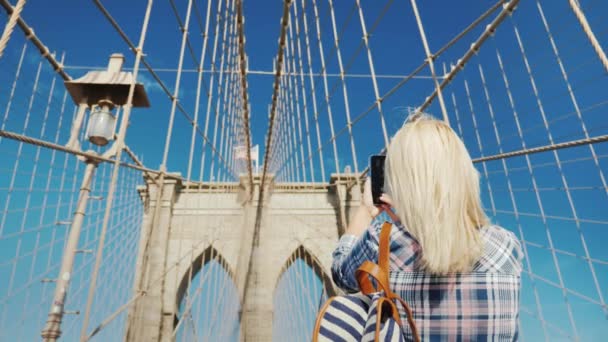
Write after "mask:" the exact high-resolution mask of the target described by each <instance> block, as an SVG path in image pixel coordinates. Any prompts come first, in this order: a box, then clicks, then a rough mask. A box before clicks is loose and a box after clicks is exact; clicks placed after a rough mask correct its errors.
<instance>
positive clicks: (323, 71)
mask: <svg viewBox="0 0 608 342" xmlns="http://www.w3.org/2000/svg"><path fill="white" fill-rule="evenodd" d="M312 5H313V9H314V13H315V24H316V25H315V26H316V28H317V43H318V45H319V57H320V59H321V74H322V75H323V89H324V90H325V93H324V94H325V103H326V104H327V117H328V119H329V131H330V133H331V140H332V145H333V148H334V164H335V167H336V174H338V177H339V175H340V162H339V161H338V146H337V143H336V139H335V136H336V134H335V131H334V119H333V114H332V111H331V104H330V103H329V102H330V101H329V88H328V85H327V67H326V65H325V56H324V52H323V43H322V41H321V22H320V18H319V10H318V8H317V1H316V0H312Z"/></svg>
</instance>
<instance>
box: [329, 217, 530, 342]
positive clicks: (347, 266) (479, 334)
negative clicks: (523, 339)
mask: <svg viewBox="0 0 608 342" xmlns="http://www.w3.org/2000/svg"><path fill="white" fill-rule="evenodd" d="M382 223H383V221H382V220H375V221H374V222H373V223H372V225H371V226H370V228H369V229H368V230H367V231H365V233H363V235H362V236H361V238H359V239H358V238H357V237H356V236H353V235H344V236H342V238H341V239H340V242H339V244H338V247H337V248H336V250H335V251H334V253H333V265H332V277H333V279H334V282H335V283H336V284H337V285H338V286H339V287H340V288H342V289H344V290H346V291H349V292H356V291H358V290H359V285H358V284H357V281H356V280H355V271H356V270H357V268H358V267H359V266H360V265H361V264H362V263H363V262H364V261H366V260H371V261H373V262H377V261H378V237H379V235H380V230H381V228H382ZM480 234H481V238H482V240H483V242H484V245H485V249H484V254H483V256H482V258H481V260H479V261H478V262H477V263H476V264H475V266H474V268H473V271H472V272H469V273H459V274H451V275H447V276H434V275H431V274H428V273H425V272H424V271H422V270H421V267H420V256H421V252H422V251H421V248H420V245H419V244H418V242H417V241H416V240H415V239H414V238H413V237H412V236H411V235H410V234H409V233H408V232H407V231H406V230H405V228H404V227H403V226H402V225H400V224H396V225H394V226H393V229H392V231H391V248H390V249H391V263H390V268H391V272H390V286H391V289H392V290H393V292H395V293H396V294H398V295H399V296H401V298H403V300H405V301H406V302H408V304H409V305H410V307H411V308H412V311H413V315H414V321H415V322H416V325H417V327H418V331H419V334H420V338H421V340H423V341H471V340H472V341H513V340H517V339H518V331H519V330H518V319H519V291H520V273H521V259H522V256H523V254H522V252H521V246H520V244H519V241H518V240H517V238H516V237H515V235H514V234H513V233H511V232H509V231H507V230H505V229H503V228H501V227H498V226H487V227H484V228H481V229H480ZM398 306H399V307H400V305H398ZM400 310H402V309H401V308H400ZM401 317H402V318H404V319H405V312H403V311H401ZM403 329H404V331H405V333H406V336H405V337H406V338H407V337H410V338H411V334H410V333H409V331H410V330H409V327H407V325H405V326H404V327H403Z"/></svg>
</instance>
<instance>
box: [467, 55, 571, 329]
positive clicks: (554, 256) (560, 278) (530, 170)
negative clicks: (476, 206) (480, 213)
mask: <svg viewBox="0 0 608 342" xmlns="http://www.w3.org/2000/svg"><path fill="white" fill-rule="evenodd" d="M496 57H497V60H498V65H499V67H500V72H501V74H502V79H503V84H504V86H505V90H506V93H507V98H508V100H509V108H510V109H511V111H512V113H513V118H514V120H515V125H516V127H517V133H518V137H519V138H520V142H521V144H522V148H524V149H525V148H526V142H525V141H524V138H523V133H522V130H521V124H520V122H519V116H518V114H517V109H516V107H515V102H514V100H513V95H512V92H511V88H510V84H509V80H508V78H507V75H506V72H505V69H504V65H503V62H502V58H501V56H500V53H499V51H498V49H496ZM479 72H480V76H481V78H482V83H483V86H484V93H485V94H486V99H487V102H488V108H490V109H491V110H490V115H491V117H492V122H493V123H495V122H496V119H495V117H494V110H493V109H492V105H491V100H490V95H489V91H488V87H487V86H486V81H485V75H484V73H483V68H481V67H480V69H479ZM496 134H497V135H498V134H499V132H498V130H496ZM524 158H525V160H526V166H527V169H528V173H529V174H530V179H531V181H532V188H533V189H534V194H535V198H536V203H537V205H538V207H539V210H540V214H541V219H542V222H543V225H544V226H545V233H546V235H547V241H548V243H549V247H550V252H551V256H552V260H553V264H554V266H555V270H556V272H557V279H558V282H559V284H560V286H561V290H562V294H563V297H564V302H565V303H566V311H567V312H568V319H569V321H570V324H571V326H572V331H573V332H574V338H575V340H578V339H579V337H578V331H577V328H576V323H575V320H574V315H573V313H572V306H571V305H570V301H569V300H568V296H567V292H566V290H565V283H564V278H563V276H562V271H561V268H560V266H559V261H558V259H557V254H556V253H555V248H554V245H553V238H552V236H551V232H550V230H549V225H548V223H547V218H546V217H545V209H544V206H543V202H542V200H541V198H540V193H539V191H538V186H537V182H536V177H535V176H534V171H533V168H532V162H531V161H530V155H528V154H526V155H525V156H524ZM523 243H524V244H525V243H526V241H525V240H524V241H523Z"/></svg>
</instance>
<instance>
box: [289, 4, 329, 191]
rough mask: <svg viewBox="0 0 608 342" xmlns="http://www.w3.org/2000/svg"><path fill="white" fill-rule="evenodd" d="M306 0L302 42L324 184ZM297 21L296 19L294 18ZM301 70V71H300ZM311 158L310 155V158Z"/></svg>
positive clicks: (323, 175) (303, 11)
mask: <svg viewBox="0 0 608 342" xmlns="http://www.w3.org/2000/svg"><path fill="white" fill-rule="evenodd" d="M305 1H306V0H302V22H303V24H304V37H305V39H304V42H305V45H306V55H307V57H308V81H309V83H310V93H311V95H312V108H313V118H314V120H315V126H316V130H317V146H318V151H319V164H320V165H321V181H322V182H323V183H325V182H326V175H325V160H324V157H323V149H322V144H321V130H320V128H319V110H318V108H317V91H316V89H315V80H314V78H313V76H312V74H313V68H312V54H311V52H310V51H311V48H310V38H309V35H308V19H307V17H306V2H305ZM297 10H298V6H297V1H296V2H294V14H295V15H296V16H297V14H298V12H297ZM296 19H297V18H296ZM302 70H303V69H302ZM310 157H311V158H312V157H313V156H312V155H311V156H310Z"/></svg>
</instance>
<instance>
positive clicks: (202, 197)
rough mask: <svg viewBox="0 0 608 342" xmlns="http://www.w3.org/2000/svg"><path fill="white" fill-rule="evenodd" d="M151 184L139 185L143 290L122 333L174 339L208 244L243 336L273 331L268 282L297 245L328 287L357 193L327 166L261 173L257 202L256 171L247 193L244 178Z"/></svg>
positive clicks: (138, 282) (266, 337) (349, 178)
mask: <svg viewBox="0 0 608 342" xmlns="http://www.w3.org/2000/svg"><path fill="white" fill-rule="evenodd" d="M156 184H157V182H155V181H153V180H151V179H149V180H148V181H147V185H146V186H144V187H142V188H140V189H139V190H140V194H141V198H142V200H143V201H144V204H145V213H144V220H143V227H142V234H141V236H142V238H141V241H140V250H139V255H138V262H137V266H136V278H135V291H136V293H137V294H139V295H140V296H141V298H140V299H139V300H137V302H136V304H135V305H134V306H133V307H132V308H131V310H130V312H129V319H128V328H127V335H126V340H127V341H170V340H172V334H173V330H174V327H175V325H176V324H177V317H178V303H179V302H180V300H181V298H182V296H183V294H184V291H185V289H186V287H187V285H188V279H191V278H190V277H192V276H193V275H194V274H196V272H198V270H199V269H200V268H201V266H202V265H201V260H209V258H205V257H204V256H205V254H209V253H212V254H216V256H217V259H216V260H218V261H219V262H220V264H221V265H222V266H223V267H224V269H225V270H226V272H227V273H228V274H229V275H230V276H231V278H232V280H233V281H234V283H235V284H234V285H235V287H236V288H237V290H238V293H239V303H241V310H242V315H241V339H244V340H247V341H270V340H271V339H272V321H273V295H274V294H273V291H274V288H275V286H276V284H277V281H278V279H279V277H280V276H281V274H282V272H283V270H284V269H285V268H286V266H287V265H288V263H290V262H291V261H292V258H290V257H292V256H293V255H294V253H296V251H299V252H298V253H297V254H298V255H300V256H302V255H304V256H305V258H303V259H304V260H305V261H306V262H307V263H308V264H309V265H310V266H311V267H312V268H313V270H314V271H315V272H316V273H317V275H318V276H319V277H320V278H322V279H323V278H324V279H326V280H328V281H326V282H325V283H326V284H328V285H327V286H326V289H325V290H326V291H327V293H329V294H332V293H335V289H334V288H333V287H332V285H331V281H329V280H330V273H329V269H330V265H331V253H332V251H333V249H334V248H335V246H336V242H337V241H338V238H339V236H340V235H341V234H342V233H343V231H344V227H345V226H346V224H347V218H348V217H349V216H350V212H351V208H355V207H356V206H358V205H359V202H360V193H361V192H360V188H359V187H358V186H357V185H356V178H355V176H354V175H349V174H342V175H333V176H332V177H331V181H330V183H329V184H327V183H316V184H311V183H294V184H275V183H273V182H272V181H270V182H267V189H265V191H266V194H267V195H266V196H264V197H265V200H264V203H262V204H261V205H262V206H261V208H259V210H258V205H260V203H258V198H259V191H260V186H261V179H260V177H255V178H254V182H253V187H254V189H253V192H252V193H253V196H251V199H247V198H246V197H247V194H248V193H249V189H248V182H247V181H246V179H245V178H242V179H241V182H240V183H231V184H227V183H222V184H218V183H215V184H205V185H204V186H202V187H201V186H200V185H189V184H183V183H182V182H180V181H177V180H173V179H169V177H167V178H166V179H165V180H164V181H163V182H162V184H163V188H162V192H161V194H158V191H159V189H158V186H157V185H156ZM159 195H160V201H158V198H159ZM258 213H260V214H261V217H260V218H259V227H258V233H257V234H256V233H255V230H256V216H257V215H258ZM255 235H257V236H255ZM191 251H194V253H192V252H191ZM243 301H244V302H243Z"/></svg>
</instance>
